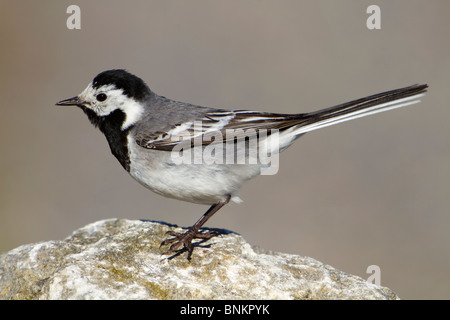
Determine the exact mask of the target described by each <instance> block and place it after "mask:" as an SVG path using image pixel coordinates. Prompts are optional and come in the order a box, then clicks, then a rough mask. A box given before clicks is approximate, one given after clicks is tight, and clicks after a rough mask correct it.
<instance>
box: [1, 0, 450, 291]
mask: <svg viewBox="0 0 450 320" xmlns="http://www.w3.org/2000/svg"><path fill="white" fill-rule="evenodd" d="M71 4H77V5H78V6H80V8H81V30H68V29H67V28H66V19H67V18H68V16H69V15H68V14H67V13H66V9H67V7H68V6H69V5H71ZM371 4H375V1H362V0H361V1H354V0H352V1H350V0H349V1H347V0H345V1H344V0H340V1H336V0H282V1H273V0H270V1H269V0H246V1H242V0H239V1H238V0H227V1H211V0H195V1H194V0H189V1H181V0H177V1H175V0H160V1H126V2H125V1H110V0H108V1H106V0H103V1H100V0H98V1H81V0H79V1H59V0H58V1H57V0H52V1H31V0H30V1H24V0H14V1H13V0H3V1H1V2H0V34H1V35H0V36H1V40H2V44H1V50H0V56H1V59H0V97H1V102H0V103H1V116H0V148H1V157H0V175H1V177H0V178H1V184H0V214H1V215H0V252H2V251H7V250H10V249H13V248H15V247H17V246H19V245H21V244H25V243H29V242H37V241H43V240H58V239H63V238H64V237H66V236H68V235H69V234H70V233H71V232H72V231H73V230H75V229H76V228H79V227H82V226H84V225H86V224H88V223H91V222H94V221H97V220H100V219H105V218H112V217H120V218H129V219H141V218H144V219H152V220H163V221H167V222H170V223H175V224H178V225H181V226H190V225H192V224H193V223H194V222H195V221H196V220H197V219H198V218H199V217H200V215H201V214H203V212H204V211H205V210H206V209H207V207H206V206H201V205H195V204H190V203H183V202H179V201H176V200H171V199H166V198H163V197H160V196H158V195H156V194H153V193H152V192H150V191H148V190H146V189H145V188H143V187H142V186H141V185H139V184H138V183H136V182H135V181H134V180H133V179H131V178H130V177H129V176H128V175H127V173H126V172H125V171H124V170H123V169H122V168H121V166H120V165H119V163H118V162H117V161H116V159H115V158H114V157H113V156H112V155H111V154H110V151H109V149H108V146H107V143H106V140H105V138H104V137H103V135H102V134H101V133H100V132H99V131H98V130H97V129H94V128H93V127H92V126H91V124H90V123H89V121H88V120H87V118H86V116H85V115H84V114H83V113H82V112H81V111H80V110H79V109H77V108H62V107H59V108H58V107H55V106H54V104H55V103H56V102H57V101H59V100H61V99H64V98H70V97H72V96H74V95H76V94H78V93H79V92H81V90H83V89H84V88H85V87H86V86H87V84H88V83H89V82H90V81H91V80H92V78H93V77H94V76H95V75H96V74H97V73H99V72H100V71H103V70H106V69H110V68H126V69H128V70H129V71H130V72H132V73H135V74H137V75H138V76H140V77H142V78H143V79H144V80H145V81H146V82H147V84H148V85H149V86H150V88H152V89H153V90H154V91H155V92H157V93H159V94H161V95H165V96H168V97H171V98H173V99H177V100H182V101H186V102H191V103H194V104H199V105H206V106H215V107H224V108H246V109H255V110H264V111H274V112H285V113H288V112H290V113H295V112H306V111H313V110H315V109H319V108H323V107H329V106H332V105H335V104H338V103H342V102H346V101H348V100H352V99H356V98H360V97H363V96H366V95H370V94H374V93H378V92H381V91H385V90H390V89H395V88H398V87H402V86H407V85H411V84H415V83H428V84H429V85H430V90H429V93H428V95H427V96H426V97H425V98H424V99H423V101H422V103H421V104H418V105H414V106H410V107H407V108H406V109H401V110H394V111H390V112H387V113H383V114H380V115H375V116H371V117H368V118H364V119H359V120H356V121H352V122H348V123H345V124H341V125H338V126H333V127H330V128H325V129H323V130H319V131H315V132H312V133H310V134H308V135H306V136H304V137H303V138H301V139H300V140H299V141H297V143H296V144H295V145H294V146H293V147H291V148H290V149H288V150H287V151H285V152H284V153H283V154H282V157H281V167H280V172H279V173H278V174H277V175H276V176H262V177H258V178H256V179H255V180H253V181H252V182H250V183H248V184H247V185H246V186H245V187H244V188H243V189H242V191H241V193H240V196H241V198H242V199H244V201H245V202H244V203H243V204H239V205H237V204H231V205H229V206H228V207H226V208H225V209H222V210H221V211H220V212H219V213H218V214H217V215H216V216H214V218H213V219H211V220H210V221H209V222H208V224H207V226H209V227H218V228H227V229H230V230H233V231H235V232H238V233H240V234H242V235H243V236H244V237H245V238H246V239H247V240H248V241H249V242H250V243H252V244H255V245H259V246H261V247H263V248H266V249H271V250H276V251H281V252H287V253H294V254H300V255H306V256H311V257H313V258H315V259H318V260H320V261H322V262H324V263H327V264H330V265H332V266H334V267H336V268H339V269H341V270H343V271H346V272H348V273H352V274H357V275H359V276H361V277H363V278H367V277H368V276H369V275H368V274H366V269H367V267H368V266H370V265H378V266H380V268H381V284H382V285H384V286H388V287H390V288H391V289H393V290H394V291H396V292H397V294H398V295H399V296H400V297H402V298H427V299H430V298H437V299H449V298H450V279H449V270H450V249H449V245H450V233H449V227H450V139H449V138H450V132H449V125H450V121H449V120H450V107H449V100H450V90H449V83H450V82H449V80H450V50H449V49H450V41H449V38H448V33H449V27H450V19H448V13H449V12H450V2H449V1H448V0H430V1H423V0H417V1H414V0H398V1H388V0H386V1H382V0H378V1H376V4H377V5H379V6H380V7H381V27H382V29H381V30H368V29H367V27H366V20H367V18H368V17H369V15H368V14H367V13H366V9H367V7H368V6H369V5H371Z"/></svg>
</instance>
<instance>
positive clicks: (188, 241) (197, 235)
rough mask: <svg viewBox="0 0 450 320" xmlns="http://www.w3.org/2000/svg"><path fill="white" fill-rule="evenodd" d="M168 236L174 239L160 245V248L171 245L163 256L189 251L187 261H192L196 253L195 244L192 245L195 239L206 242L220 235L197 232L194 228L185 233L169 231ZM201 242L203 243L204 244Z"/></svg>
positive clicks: (214, 232)
mask: <svg viewBox="0 0 450 320" xmlns="http://www.w3.org/2000/svg"><path fill="white" fill-rule="evenodd" d="M166 234H168V235H171V236H173V238H170V239H167V240H164V241H163V242H161V244H160V246H159V247H160V248H161V247H162V246H165V245H168V244H171V246H170V247H169V250H167V251H166V252H164V253H163V254H167V255H169V254H176V255H177V254H181V253H182V252H184V251H187V253H188V256H187V259H188V260H191V256H192V252H193V251H194V247H195V244H192V240H194V239H203V241H206V240H208V239H210V238H211V237H214V236H216V235H218V234H219V233H218V232H217V231H204V232H200V231H199V230H195V229H194V228H190V229H189V230H188V231H186V232H184V233H180V232H173V231H167V232H166ZM203 241H201V242H203ZM181 245H183V248H181V249H180V247H181Z"/></svg>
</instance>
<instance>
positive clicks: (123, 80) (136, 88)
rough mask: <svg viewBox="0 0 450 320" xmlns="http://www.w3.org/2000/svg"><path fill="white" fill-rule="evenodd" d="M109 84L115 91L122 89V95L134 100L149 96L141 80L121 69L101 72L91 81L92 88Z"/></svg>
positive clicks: (148, 91)
mask: <svg viewBox="0 0 450 320" xmlns="http://www.w3.org/2000/svg"><path fill="white" fill-rule="evenodd" d="M109 84H113V85H115V86H116V88H117V89H122V90H123V93H124V94H126V95H127V96H128V97H130V98H133V99H135V100H143V99H145V98H146V97H148V96H149V95H150V94H151V91H150V89H149V88H148V86H147V85H146V84H145V82H144V81H143V80H142V79H141V78H139V77H136V76H135V75H133V74H131V73H129V72H127V71H125V70H123V69H114V70H107V71H103V72H102V73H99V74H98V75H97V76H96V77H95V78H94V80H93V81H92V85H93V87H94V88H99V87H101V86H103V85H109Z"/></svg>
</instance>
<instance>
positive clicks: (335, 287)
mask: <svg viewBox="0 0 450 320" xmlns="http://www.w3.org/2000/svg"><path fill="white" fill-rule="evenodd" d="M169 230H173V231H181V230H182V229H181V228H177V227H175V226H171V225H168V224H165V223H160V222H152V221H131V220H125V219H110V220H103V221H98V222H95V223H92V224H89V225H87V226H85V227H83V228H81V229H79V230H76V231H75V232H74V233H73V234H72V235H71V236H69V237H68V238H66V239H64V240H62V241H47V242H40V243H35V244H28V245H23V246H21V247H18V248H16V249H13V250H11V251H9V252H7V253H4V254H2V255H0V298H1V299H398V297H397V295H396V294H395V293H394V292H393V291H391V290H390V289H388V288H384V287H380V286H376V285H374V284H371V283H368V282H367V281H365V280H364V279H362V278H360V277H357V276H353V275H350V274H347V273H344V272H341V271H339V270H336V269H335V268H333V267H331V266H328V265H325V264H323V263H321V262H318V261H316V260H314V259H312V258H308V257H301V256H296V255H292V254H283V253H277V252H268V251H265V250H262V249H259V248H255V247H252V246H251V245H250V244H248V243H247V242H246V241H245V240H244V239H243V238H242V237H241V236H240V235H238V234H235V233H232V232H227V233H224V234H222V235H220V236H217V237H214V238H212V239H210V240H208V241H206V242H204V243H201V244H200V247H197V248H195V250H194V253H193V256H192V260H191V261H190V262H189V261H188V260H187V259H186V253H184V254H182V255H179V256H177V257H174V258H173V259H168V257H167V256H164V255H161V253H162V252H163V249H160V248H159V245H160V243H161V241H162V240H164V239H165V238H166V237H167V236H166V235H165V233H166V231H169Z"/></svg>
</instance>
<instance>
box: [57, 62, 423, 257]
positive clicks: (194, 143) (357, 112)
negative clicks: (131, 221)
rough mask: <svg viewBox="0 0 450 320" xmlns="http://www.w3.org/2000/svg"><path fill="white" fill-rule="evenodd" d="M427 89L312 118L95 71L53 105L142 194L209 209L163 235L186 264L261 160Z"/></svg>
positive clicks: (262, 165) (359, 102)
mask: <svg viewBox="0 0 450 320" xmlns="http://www.w3.org/2000/svg"><path fill="white" fill-rule="evenodd" d="M427 87H428V86H427V85H426V84H424V85H412V86H409V87H405V88H401V89H396V90H391V91H387V92H383V93H379V94H375V95H372V96H369V97H366V98H362V99H358V100H354V101H351V102H347V103H344V104H340V105H337V106H334V107H331V108H327V109H323V110H319V111H315V112H310V113H299V114H280V113H268V112H259V111H247V110H225V109H216V108H207V107H201V106H196V105H192V104H189V103H184V102H178V101H174V100H171V99H168V98H165V97H163V96H159V95H157V94H156V93H154V92H153V91H151V90H150V89H149V87H148V86H147V85H146V84H145V82H144V81H143V80H142V79H140V78H139V77H137V76H135V75H133V74H131V73H129V72H127V71H125V70H121V69H117V70H108V71H104V72H101V73H100V74H98V75H97V76H96V77H95V78H94V80H93V81H92V82H91V83H90V84H89V85H88V86H87V88H86V89H85V90H84V91H83V92H81V93H80V94H79V95H78V96H76V97H73V98H70V99H66V100H62V101H60V102H58V103H57V104H56V105H58V106H72V105H73V106H78V107H79V108H81V109H82V110H83V111H84V112H85V113H86V115H87V116H88V118H89V120H90V121H91V123H92V124H93V125H94V126H96V127H98V128H99V129H100V131H101V132H103V134H104V135H105V137H106V139H107V141H108V143H109V147H110V148H111V152H112V154H113V155H114V156H115V157H116V158H117V160H119V162H120V164H121V165H122V166H123V168H124V169H125V170H126V171H127V172H128V173H129V174H130V175H131V176H132V177H133V178H134V179H136V180H137V181H138V182H140V183H141V184H142V185H144V186H145V187H147V188H148V189H150V190H152V191H154V192H156V193H158V194H160V195H162V196H165V197H169V198H175V199H179V200H184V201H189V202H194V203H200V204H207V205H210V206H211V207H210V208H209V210H208V211H207V212H206V213H205V214H204V215H203V216H202V217H201V218H200V219H199V220H198V221H197V222H196V223H195V224H194V225H193V226H192V227H190V228H189V229H188V230H187V231H186V232H184V233H175V232H169V234H170V235H171V236H173V238H170V239H167V240H165V241H163V242H162V243H161V246H163V245H168V244H170V247H169V249H168V250H167V251H166V252H165V253H167V254H175V253H181V252H184V251H187V252H188V259H190V258H191V255H192V251H193V249H194V245H193V244H192V241H193V239H195V238H199V239H209V238H210V237H211V236H213V235H214V234H215V232H213V231H204V232H202V231H200V228H201V227H202V226H203V225H204V224H205V222H206V221H207V220H208V219H209V218H210V217H211V216H212V215H213V214H214V213H216V212H217V211H218V210H219V209H220V208H222V207H223V206H224V205H225V204H227V203H228V202H229V201H230V200H234V201H236V202H238V201H239V200H240V199H239V198H238V197H237V192H238V190H239V188H240V187H241V186H242V185H243V184H244V183H245V182H246V181H247V180H249V179H251V178H253V177H255V176H257V175H259V174H263V173H264V171H263V170H264V169H268V168H270V167H271V163H268V162H267V161H264V159H263V157H262V155H266V156H268V157H276V156H277V155H278V153H279V152H280V151H282V150H284V149H286V148H287V147H289V146H290V145H291V144H292V143H293V142H294V140H296V139H297V138H298V137H300V136H301V135H303V134H305V133H306V132H309V131H312V130H316V129H320V128H323V127H326V126H330V125H334V124H337V123H340V122H343V121H348V120H352V119H356V118H359V117H363V116H367V115H371V114H375V113H378V112H382V111H386V110H391V109H394V108H399V107H403V106H407V105H410V104H414V103H417V102H419V101H420V100H418V99H419V98H420V97H422V96H424V94H425V92H426V89H427ZM253 141H256V143H255V144H253ZM191 151H192V152H193V153H194V154H192V153H191ZM206 151H207V152H206ZM184 155H187V156H184ZM198 155H200V156H198ZM180 159H181V160H180ZM275 172H276V170H275ZM182 246H183V247H182Z"/></svg>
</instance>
